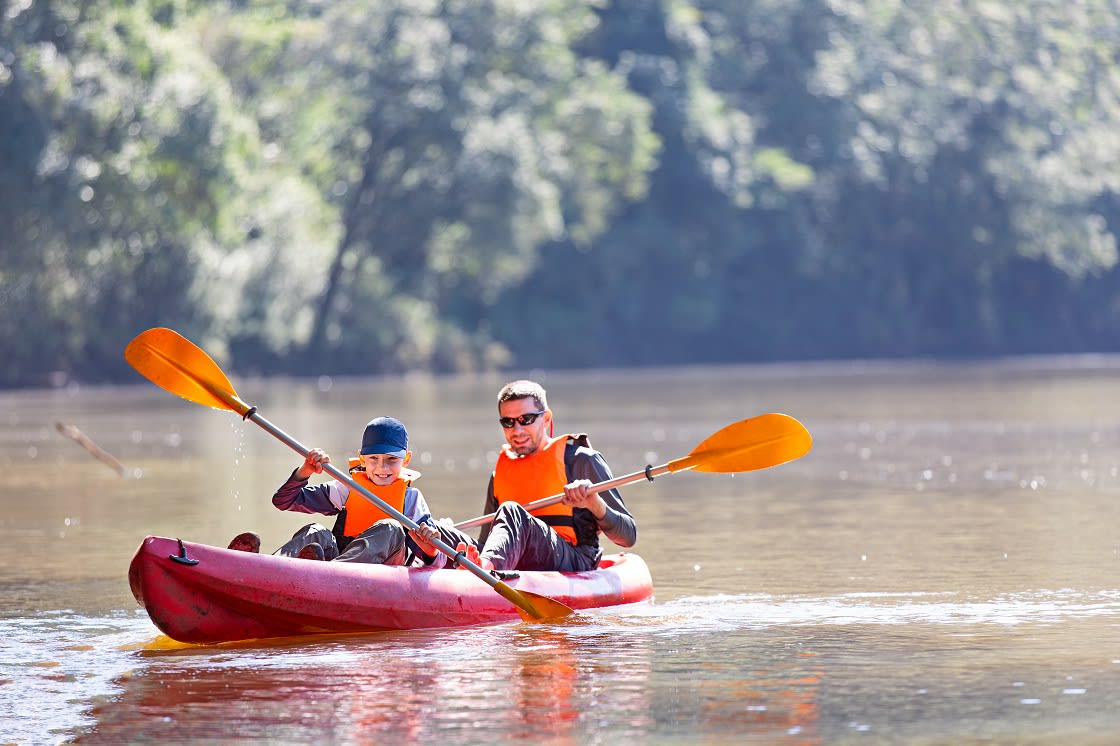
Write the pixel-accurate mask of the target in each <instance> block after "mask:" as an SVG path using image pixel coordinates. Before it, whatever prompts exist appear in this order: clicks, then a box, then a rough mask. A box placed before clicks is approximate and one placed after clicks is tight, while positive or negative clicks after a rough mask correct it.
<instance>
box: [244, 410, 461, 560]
mask: <svg viewBox="0 0 1120 746" xmlns="http://www.w3.org/2000/svg"><path fill="white" fill-rule="evenodd" d="M411 460H412V451H410V450H409V449H408V431H407V430H406V429H405V426H404V425H403V424H402V423H401V422H400V420H397V419H394V418H392V417H377V418H375V419H373V420H370V422H369V424H367V425H366V428H365V431H364V432H363V433H362V447H361V449H360V450H359V452H358V457H357V458H356V459H351V465H350V476H351V478H352V479H353V480H354V481H355V482H356V483H357V484H360V485H361V486H362V487H364V488H365V489H367V490H369V491H370V492H372V493H373V494H375V495H377V496H378V497H379V498H381V499H382V500H384V501H385V502H386V503H388V504H389V505H391V506H392V507H394V508H396V509H397V510H398V511H400V512H401V513H403V514H404V515H405V516H407V517H408V518H410V519H411V520H413V521H415V522H416V523H418V524H420V528H419V529H418V530H417V531H410V532H406V531H405V530H404V527H403V526H402V525H401V524H400V522H399V521H397V520H395V519H394V518H391V517H389V516H388V515H387V514H386V513H385V512H384V511H382V510H381V508H379V507H378V506H377V505H375V504H374V503H373V502H372V501H370V500H369V499H368V498H366V496H365V495H363V494H361V493H360V492H358V491H357V490H353V489H351V488H350V485H348V484H346V483H345V482H340V481H338V480H333V479H332V480H331V481H329V482H326V483H324V484H317V485H314V486H309V485H308V480H309V479H310V478H311V476H312V475H314V474H321V473H322V471H323V467H324V466H325V465H326V464H329V463H330V461H331V459H330V456H328V455H327V454H326V453H325V452H324V451H322V450H321V449H318V448H313V449H311V450H310V451H308V453H307V456H306V458H305V459H304V461H303V464H301V465H300V466H299V468H297V469H296V470H295V471H293V472H292V474H291V476H289V477H288V481H286V482H285V483H284V484H283V485H281V486H280V489H278V490H276V494H274V495H273V496H272V504H273V505H275V506H276V507H277V508H279V509H280V510H290V511H294V512H297V513H319V514H322V515H334V516H337V518H336V519H335V524H334V530H333V531H332V530H330V529H327V528H326V527H325V526H323V525H321V524H319V523H310V524H308V525H306V526H304V527H303V528H301V529H300V530H299V531H297V532H296V533H295V534H294V535H293V536H292V538H291V539H290V540H289V541H288V542H287V543H286V544H284V546H282V547H280V548H279V549H277V550H276V551H275V552H274V554H278V555H282V556H285V557H299V558H302V559H316V560H333V561H336V562H366V563H371V564H383V565H404V564H408V563H409V561H410V558H411V559H419V560H420V561H421V562H423V564H426V565H430V564H432V563H433V561H434V560H435V559H436V557H437V556H438V555H439V552H438V550H437V549H436V548H435V546H433V545H432V544H430V543H429V540H430V539H431V538H435V537H437V536H439V535H440V532H439V530H438V529H436V528H435V527H434V526H433V523H432V515H431V511H429V510H428V504H427V502H426V501H425V500H424V495H423V494H422V493H421V492H420V490H418V489H417V488H416V487H413V486H412V483H413V482H414V481H415V480H416V479H418V478H419V477H420V474H419V472H415V471H412V470H410V469H406V468H405V467H406V466H407V465H408V463H409V461H411ZM229 548H230V549H236V550H240V551H247V552H257V551H260V537H258V536H257V535H256V534H254V533H244V534H239V535H238V536H236V537H234V539H233V541H231V542H230V543H229Z"/></svg>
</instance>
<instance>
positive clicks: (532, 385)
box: [498, 378, 548, 411]
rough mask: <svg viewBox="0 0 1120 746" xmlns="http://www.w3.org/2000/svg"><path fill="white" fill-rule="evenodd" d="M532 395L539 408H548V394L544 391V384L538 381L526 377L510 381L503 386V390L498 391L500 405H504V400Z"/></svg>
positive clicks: (526, 397)
mask: <svg viewBox="0 0 1120 746" xmlns="http://www.w3.org/2000/svg"><path fill="white" fill-rule="evenodd" d="M530 397H531V398H532V399H533V401H534V402H536V404H537V409H540V410H542V411H543V410H546V409H548V395H547V394H545V392H544V386H541V385H540V384H539V383H537V382H536V381H529V380H527V379H524V378H522V379H521V380H518V381H510V382H509V383H507V384H506V385H505V386H502V389H501V391H499V392H498V406H499V407H500V406H502V402H507V401H513V400H514V399H528V398H530Z"/></svg>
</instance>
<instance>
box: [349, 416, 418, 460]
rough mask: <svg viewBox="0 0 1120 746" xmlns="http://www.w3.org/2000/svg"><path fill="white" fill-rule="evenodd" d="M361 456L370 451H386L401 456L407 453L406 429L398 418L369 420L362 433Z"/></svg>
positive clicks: (370, 452) (366, 454)
mask: <svg viewBox="0 0 1120 746" xmlns="http://www.w3.org/2000/svg"><path fill="white" fill-rule="evenodd" d="M360 453H361V454H362V455H363V456H368V455H369V454H372V453H388V454H390V455H392V456H401V457H402V458H403V457H404V455H405V454H406V453H408V431H407V430H405V429H404V425H403V424H401V421H400V420H396V419H393V418H392V417H378V418H376V419H372V420H370V421H369V424H368V425H366V431H365V432H364V433H362V450H361V451H360Z"/></svg>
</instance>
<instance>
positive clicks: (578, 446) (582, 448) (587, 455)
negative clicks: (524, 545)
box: [478, 435, 638, 547]
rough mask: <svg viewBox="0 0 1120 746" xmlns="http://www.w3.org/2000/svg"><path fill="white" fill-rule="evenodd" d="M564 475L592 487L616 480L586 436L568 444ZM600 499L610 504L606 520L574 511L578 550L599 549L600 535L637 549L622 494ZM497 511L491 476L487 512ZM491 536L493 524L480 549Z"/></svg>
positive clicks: (635, 528) (483, 535) (631, 518)
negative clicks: (584, 548) (595, 484)
mask: <svg viewBox="0 0 1120 746" xmlns="http://www.w3.org/2000/svg"><path fill="white" fill-rule="evenodd" d="M564 471H565V472H566V474H567V477H568V481H569V482H574V481H575V480H577V479H589V480H591V482H592V483H599V482H605V481H607V480H608V479H612V478H613V477H614V475H613V474H611V468H610V467H609V466H607V462H606V460H605V459H604V458H603V455H602V454H601V453H599V452H598V451H596V450H595V449H594V448H593V447H592V446H591V443H590V442H589V441H588V439H587V436H586V435H578V436H575V437H574V438H570V439H569V440H568V443H567V446H566V447H565V448H564ZM599 496H600V497H602V498H603V501H604V502H605V503H606V504H607V513H606V515H604V516H603V517H602V518H596V517H595V514H594V513H592V512H591V511H590V510H587V509H586V508H576V509H574V510H573V511H572V520H573V521H574V522H575V531H576V546H593V547H598V546H599V532H600V531H602V532H603V534H604V535H605V536H606V537H607V538H608V539H610V540H611V541H612V542H614V543H615V544H617V545H618V546H620V547H632V546H634V544H635V543H636V542H637V541H638V525H637V523H636V522H635V521H634V516H632V515H631V514H630V511H629V510H627V508H626V504H625V503H624V502H623V501H622V496H621V495H620V494H618V490H605V491H603V492H600V493H599ZM497 509H498V500H497V498H496V497H494V476H493V475H492V474H491V476H490V483H489V484H488V485H487V487H486V505H485V507H484V508H483V512H484V513H493V512H494V511H495V510H497ZM489 535H490V524H487V525H485V526H483V527H482V530H481V531H480V532H479V536H478V543H479V545H482V544H485V543H486V537H487V536H489Z"/></svg>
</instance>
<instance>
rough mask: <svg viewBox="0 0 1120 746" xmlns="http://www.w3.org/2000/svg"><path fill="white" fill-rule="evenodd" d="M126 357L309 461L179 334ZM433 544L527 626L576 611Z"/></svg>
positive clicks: (155, 339)
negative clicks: (255, 426)
mask: <svg viewBox="0 0 1120 746" xmlns="http://www.w3.org/2000/svg"><path fill="white" fill-rule="evenodd" d="M124 357H125V360H127V361H128V363H129V364H130V365H131V366H132V367H133V368H135V369H136V370H137V371H138V372H139V373H140V374H141V375H143V376H144V377H145V378H147V379H148V380H150V381H151V382H152V383H154V384H156V385H157V386H159V387H160V388H163V389H166V390H167V391H170V392H171V393H173V394H176V395H178V396H181V397H183V398H184V399H186V400H188V401H193V402H195V403H196V404H203V405H205V406H207V407H213V408H214V409H225V410H229V411H231V412H234V413H236V414H239V415H241V417H242V419H246V420H252V421H253V422H255V423H257V424H258V425H260V426H261V427H262V428H264V429H265V430H266V431H268V432H269V433H270V434H272V435H273V436H274V437H276V438H277V439H278V440H280V441H281V442H283V443H284V444H286V445H287V446H288V447H290V448H291V449H292V450H294V451H296V452H297V453H299V454H300V455H302V456H305V457H306V456H307V451H308V449H307V448H306V447H304V446H303V445H302V444H301V443H299V442H298V441H296V440H295V439H293V438H292V437H291V436H289V435H288V434H287V433H285V432H284V431H282V430H280V429H279V428H277V427H276V426H275V425H273V424H272V423H271V422H269V421H268V420H266V419H265V418H264V417H262V416H261V415H260V414H258V413H257V408H256V407H254V406H250V405H249V404H246V403H245V402H243V401H242V400H241V399H240V398H239V397H238V396H237V393H236V392H235V391H234V389H233V386H232V385H231V384H230V382H229V379H228V378H227V377H226V374H225V373H224V372H222V369H221V368H219V367H218V364H217V363H215V362H214V361H213V360H212V359H211V358H210V356H209V355H207V354H206V353H205V352H203V351H202V349H200V348H199V347H198V346H197V345H195V344H194V343H193V342H191V341H190V340H188V339H187V338H185V337H183V336H181V335H180V334H179V333H178V332H175V331H173V330H171V329H165V328H156V329H148V330H147V331H145V332H141V333H140V334H138V335H137V336H136V337H135V338H134V339H133V340H132V341H131V342H129V343H128V346H127V347H126V348H125V351H124ZM323 470H324V471H325V472H327V473H328V474H330V475H331V476H332V477H334V478H335V479H337V480H339V481H340V482H345V483H346V484H348V485H349V486H350V489H352V490H356V491H357V492H359V493H360V494H361V495H363V496H364V497H365V498H366V499H368V500H369V501H370V502H372V503H374V504H375V505H377V507H379V508H381V510H382V511H384V512H385V513H387V514H388V515H391V516H392V517H393V518H396V519H397V520H398V521H400V522H401V524H403V525H404V526H405V527H406V528H408V529H409V530H410V531H413V530H415V529H416V528H417V524H416V522H415V521H413V520H411V519H409V518H408V517H407V516H405V515H404V514H403V513H401V512H399V511H397V510H395V509H393V507H392V506H390V505H389V504H387V503H386V502H385V501H384V500H382V499H380V498H379V497H377V495H374V494H373V493H372V492H370V491H369V490H367V489H365V488H363V487H362V486H361V485H359V484H357V483H356V482H354V480H352V479H351V478H350V476H349V475H347V474H345V473H344V472H342V471H340V470H339V469H338V468H336V467H335V466H334V464H326V465H325V466H324V467H323ZM434 544H435V546H436V548H437V549H439V550H440V551H441V552H443V553H444V554H446V555H447V556H448V557H452V558H454V559H456V560H457V561H458V562H459V564H460V565H462V566H464V567H466V568H467V569H468V570H470V571H471V572H473V573H474V574H475V575H476V576H478V577H479V578H480V579H481V580H483V581H484V582H485V583H486V584H487V585H489V586H490V587H491V588H493V589H494V590H495V591H497V592H498V593H499V594H501V595H502V597H504V598H505V599H506V600H508V601H509V602H510V603H512V604H513V605H514V606H516V607H517V610H518V613H519V614H520V615H521V618H522V619H524V620H526V621H536V620H541V619H558V618H561V617H566V616H568V615H569V614H571V613H572V609H570V608H568V607H567V606H565V605H564V604H562V603H560V602H559V601H554V600H552V599H551V598H546V597H545V596H541V595H538V594H536V593H530V592H528V591H519V590H517V589H515V588H511V587H509V586H508V585H507V584H506V583H504V582H502V581H501V580H498V579H497V578H495V577H494V576H493V575H491V574H490V573H488V572H486V571H485V570H483V569H482V568H481V567H479V566H478V565H476V564H475V563H473V562H470V561H469V560H467V559H466V558H465V557H463V556H462V555H458V554H456V552H455V550H454V549H452V548H451V547H450V546H448V544H447V543H446V542H444V541H442V540H440V539H437V540H436V541H435V542H434Z"/></svg>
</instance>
